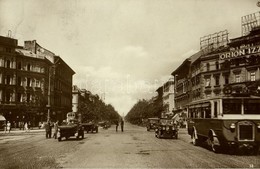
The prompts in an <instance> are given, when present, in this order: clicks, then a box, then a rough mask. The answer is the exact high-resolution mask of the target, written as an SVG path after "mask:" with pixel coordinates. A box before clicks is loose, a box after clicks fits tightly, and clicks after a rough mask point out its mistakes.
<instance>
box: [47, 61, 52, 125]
mask: <svg viewBox="0 0 260 169" xmlns="http://www.w3.org/2000/svg"><path fill="white" fill-rule="evenodd" d="M51 68H52V66H50V68H49V85H48V104H47V109H48V114H47V121H48V122H49V121H50V111H51V110H50V109H51Z"/></svg>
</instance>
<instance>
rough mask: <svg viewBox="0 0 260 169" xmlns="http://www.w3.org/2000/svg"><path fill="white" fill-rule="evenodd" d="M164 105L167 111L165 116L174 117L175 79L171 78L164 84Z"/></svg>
mask: <svg viewBox="0 0 260 169" xmlns="http://www.w3.org/2000/svg"><path fill="white" fill-rule="evenodd" d="M163 105H164V108H165V109H166V110H165V111H166V112H165V115H166V116H172V115H173V110H174V108H175V103H174V78H170V79H169V80H168V81H167V82H166V83H164V84H163Z"/></svg>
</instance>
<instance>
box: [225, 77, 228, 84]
mask: <svg viewBox="0 0 260 169" xmlns="http://www.w3.org/2000/svg"><path fill="white" fill-rule="evenodd" d="M225 84H229V77H228V76H225Z"/></svg>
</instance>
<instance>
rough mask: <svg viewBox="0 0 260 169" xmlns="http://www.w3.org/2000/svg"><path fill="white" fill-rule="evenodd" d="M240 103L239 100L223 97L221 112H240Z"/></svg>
mask: <svg viewBox="0 0 260 169" xmlns="http://www.w3.org/2000/svg"><path fill="white" fill-rule="evenodd" d="M241 105H242V101H241V100H238V99H232V100H231V99H223V114H241Z"/></svg>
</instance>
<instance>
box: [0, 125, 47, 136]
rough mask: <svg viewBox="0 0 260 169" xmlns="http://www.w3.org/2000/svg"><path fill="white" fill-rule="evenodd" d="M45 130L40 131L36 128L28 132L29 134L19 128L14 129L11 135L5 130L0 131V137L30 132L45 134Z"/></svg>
mask: <svg viewBox="0 0 260 169" xmlns="http://www.w3.org/2000/svg"><path fill="white" fill-rule="evenodd" d="M44 131H45V129H39V128H37V127H34V128H32V129H30V130H28V131H27V132H25V130H20V129H19V128H12V129H11V131H10V133H9V132H6V133H5V132H4V131H3V130H1V131H0V135H4V134H6V135H8V134H14V133H30V132H44Z"/></svg>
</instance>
